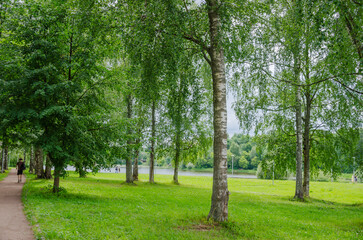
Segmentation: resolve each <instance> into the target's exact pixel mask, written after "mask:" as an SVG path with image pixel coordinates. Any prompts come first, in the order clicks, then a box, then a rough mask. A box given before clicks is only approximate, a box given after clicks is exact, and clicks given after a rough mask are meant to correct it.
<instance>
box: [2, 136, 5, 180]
mask: <svg viewBox="0 0 363 240" xmlns="http://www.w3.org/2000/svg"><path fill="white" fill-rule="evenodd" d="M3 144H4V143H3ZM4 163H5V154H4V148H2V149H1V173H3V172H4V171H5V169H4Z"/></svg>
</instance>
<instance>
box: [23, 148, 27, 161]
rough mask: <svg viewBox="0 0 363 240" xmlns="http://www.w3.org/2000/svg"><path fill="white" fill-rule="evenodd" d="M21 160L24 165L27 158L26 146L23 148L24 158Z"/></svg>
mask: <svg viewBox="0 0 363 240" xmlns="http://www.w3.org/2000/svg"><path fill="white" fill-rule="evenodd" d="M23 160H24V164H25V165H26V160H27V157H26V148H24V158H23Z"/></svg>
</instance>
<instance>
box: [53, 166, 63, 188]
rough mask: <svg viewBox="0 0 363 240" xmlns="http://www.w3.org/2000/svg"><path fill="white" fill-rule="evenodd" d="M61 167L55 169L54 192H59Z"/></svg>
mask: <svg viewBox="0 0 363 240" xmlns="http://www.w3.org/2000/svg"><path fill="white" fill-rule="evenodd" d="M60 172H61V171H60V169H59V168H55V169H54V183H53V192H54V193H57V192H59V177H60Z"/></svg>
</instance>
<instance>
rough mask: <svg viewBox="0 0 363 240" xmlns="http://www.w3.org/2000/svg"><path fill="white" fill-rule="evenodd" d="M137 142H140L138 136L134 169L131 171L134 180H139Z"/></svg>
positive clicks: (137, 144) (137, 145)
mask: <svg viewBox="0 0 363 240" xmlns="http://www.w3.org/2000/svg"><path fill="white" fill-rule="evenodd" d="M139 144H140V137H138V138H137V139H136V149H135V159H134V169H133V171H132V177H133V179H134V181H139Z"/></svg>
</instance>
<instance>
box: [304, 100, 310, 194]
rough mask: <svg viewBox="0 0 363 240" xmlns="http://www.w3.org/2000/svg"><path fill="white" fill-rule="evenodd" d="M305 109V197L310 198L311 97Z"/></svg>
mask: <svg viewBox="0 0 363 240" xmlns="http://www.w3.org/2000/svg"><path fill="white" fill-rule="evenodd" d="M306 102H307V103H306V109H305V118H304V121H305V126H304V183H303V187H304V196H305V197H309V195H310V194H309V185H310V111H311V105H310V95H308V96H307V101H306Z"/></svg>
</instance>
